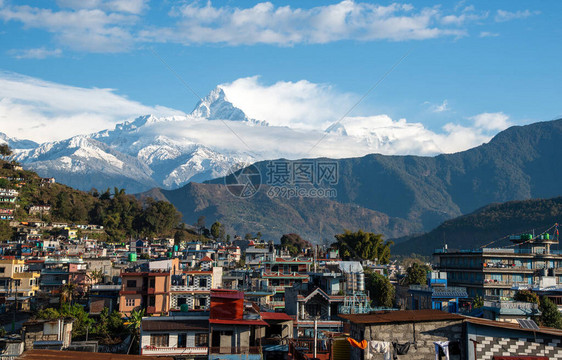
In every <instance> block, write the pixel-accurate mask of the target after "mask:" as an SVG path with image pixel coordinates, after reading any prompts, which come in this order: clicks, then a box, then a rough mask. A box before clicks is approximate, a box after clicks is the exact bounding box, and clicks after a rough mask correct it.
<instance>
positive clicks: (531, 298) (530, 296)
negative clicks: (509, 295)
mask: <svg viewBox="0 0 562 360" xmlns="http://www.w3.org/2000/svg"><path fill="white" fill-rule="evenodd" d="M513 300H516V301H523V302H528V303H533V304H539V303H540V301H539V296H538V295H537V294H535V293H534V292H532V291H529V290H519V291H517V293H515V295H514V296H513Z"/></svg>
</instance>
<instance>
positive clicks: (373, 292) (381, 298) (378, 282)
mask: <svg viewBox="0 0 562 360" xmlns="http://www.w3.org/2000/svg"><path fill="white" fill-rule="evenodd" d="M365 288H366V289H367V290H368V291H369V295H370V296H371V301H372V302H373V303H374V304H375V305H376V306H382V307H388V308H390V307H393V306H394V299H395V289H394V286H393V285H392V284H391V283H390V280H388V278H387V277H385V276H383V275H381V274H379V273H377V272H374V271H372V270H369V269H366V270H365Z"/></svg>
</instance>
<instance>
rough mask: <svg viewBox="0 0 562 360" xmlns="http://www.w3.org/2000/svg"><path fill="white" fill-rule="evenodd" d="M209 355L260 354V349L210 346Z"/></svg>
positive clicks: (257, 347)
mask: <svg viewBox="0 0 562 360" xmlns="http://www.w3.org/2000/svg"><path fill="white" fill-rule="evenodd" d="M209 354H256V355H259V354H261V347H259V346H241V347H228V346H211V347H209Z"/></svg>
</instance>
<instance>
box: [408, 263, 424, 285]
mask: <svg viewBox="0 0 562 360" xmlns="http://www.w3.org/2000/svg"><path fill="white" fill-rule="evenodd" d="M430 270H431V269H430V268H429V266H427V265H425V264H420V263H417V262H414V263H412V265H410V267H409V268H407V269H406V277H405V278H404V285H426V284H427V272H428V271H430Z"/></svg>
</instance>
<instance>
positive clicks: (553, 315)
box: [539, 296, 562, 329]
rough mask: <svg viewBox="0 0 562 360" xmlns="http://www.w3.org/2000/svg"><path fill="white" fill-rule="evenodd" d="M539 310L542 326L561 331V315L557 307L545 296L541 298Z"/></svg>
mask: <svg viewBox="0 0 562 360" xmlns="http://www.w3.org/2000/svg"><path fill="white" fill-rule="evenodd" d="M539 310H540V311H541V316H540V318H539V319H540V322H541V325H542V326H547V327H553V328H557V329H562V315H560V311H558V307H557V306H556V304H554V303H553V302H552V301H550V299H549V298H547V297H546V296H543V297H541V299H540V305H539Z"/></svg>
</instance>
